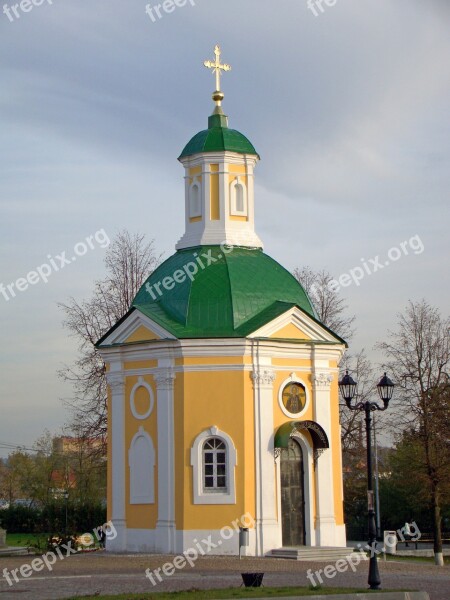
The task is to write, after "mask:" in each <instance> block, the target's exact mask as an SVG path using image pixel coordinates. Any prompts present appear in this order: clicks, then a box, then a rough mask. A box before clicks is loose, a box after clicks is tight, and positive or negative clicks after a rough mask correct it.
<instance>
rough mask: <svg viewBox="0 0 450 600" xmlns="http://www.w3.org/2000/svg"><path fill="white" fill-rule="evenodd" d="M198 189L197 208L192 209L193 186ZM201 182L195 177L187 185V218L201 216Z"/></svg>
mask: <svg viewBox="0 0 450 600" xmlns="http://www.w3.org/2000/svg"><path fill="white" fill-rule="evenodd" d="M195 187H196V188H197V189H198V209H197V210H194V207H193V204H192V203H193V200H194V197H193V194H194V188H195ZM202 214H203V213H202V184H201V182H200V180H199V179H198V178H197V177H195V178H194V180H193V181H192V183H191V185H190V186H189V218H190V219H193V218H195V217H201V216H202Z"/></svg>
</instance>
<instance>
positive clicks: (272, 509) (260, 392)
mask: <svg viewBox="0 0 450 600" xmlns="http://www.w3.org/2000/svg"><path fill="white" fill-rule="evenodd" d="M251 377H252V380H253V390H254V403H255V459H256V522H255V530H256V536H255V537H256V540H255V542H256V548H255V554H256V556H263V555H264V554H265V553H266V552H269V551H270V550H273V549H274V548H279V547H280V546H281V528H280V526H279V523H278V520H277V493H276V471H275V463H274V447H273V440H274V431H273V382H274V381H275V371H274V370H273V369H271V368H270V367H266V366H262V365H260V366H257V368H256V370H255V371H253V373H252V374H251Z"/></svg>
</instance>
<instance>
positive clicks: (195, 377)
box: [108, 328, 343, 530]
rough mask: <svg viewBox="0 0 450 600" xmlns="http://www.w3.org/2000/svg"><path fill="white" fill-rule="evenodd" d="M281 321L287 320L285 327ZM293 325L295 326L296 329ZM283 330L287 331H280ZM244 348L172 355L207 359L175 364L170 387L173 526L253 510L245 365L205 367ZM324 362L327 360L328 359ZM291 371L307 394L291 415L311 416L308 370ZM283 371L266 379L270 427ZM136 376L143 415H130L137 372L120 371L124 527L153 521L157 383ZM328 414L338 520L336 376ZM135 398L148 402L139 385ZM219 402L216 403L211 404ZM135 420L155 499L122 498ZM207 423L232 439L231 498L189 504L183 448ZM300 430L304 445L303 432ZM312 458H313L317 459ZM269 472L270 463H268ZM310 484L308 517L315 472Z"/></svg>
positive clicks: (293, 362)
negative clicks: (142, 433)
mask: <svg viewBox="0 0 450 600" xmlns="http://www.w3.org/2000/svg"><path fill="white" fill-rule="evenodd" d="M287 329H288V328H287ZM296 331H298V330H296ZM285 333H289V331H286V332H285ZM251 361H252V358H251V356H245V357H243V356H227V357H211V356H208V357H202V356H200V357H186V358H177V359H176V366H177V367H180V366H186V367H195V366H198V367H199V366H201V365H205V366H209V367H210V369H208V370H206V371H187V372H184V373H182V372H179V371H178V372H177V375H176V378H175V387H174V415H175V421H174V433H175V482H176V483H175V486H176V487H175V518H176V526H177V529H178V530H180V529H184V530H191V529H206V530H207V529H220V528H221V527H223V526H224V525H227V524H231V523H232V522H233V521H234V520H235V519H238V518H239V517H240V516H241V515H243V514H245V513H247V512H249V513H250V514H252V515H253V516H255V511H256V505H255V502H256V500H255V439H254V394H253V385H252V380H251V377H250V372H249V371H244V370H242V368H239V366H238V367H237V368H236V370H233V371H230V370H223V371H221V370H213V369H214V366H215V365H228V366H230V365H244V364H249V363H251ZM272 363H273V366H274V367H275V369H276V367H277V366H278V367H282V366H284V367H289V368H293V369H295V367H310V366H311V361H310V360H306V359H292V358H290V357H289V358H275V359H273V361H272ZM155 366H157V361H155V360H152V361H150V360H142V361H133V362H128V363H125V365H124V368H125V370H130V369H146V368H149V367H155ZM335 366H336V365H335V364H330V367H331V368H333V367H335ZM298 374H299V376H300V377H301V379H302V380H303V381H304V382H305V384H306V386H307V389H308V392H309V397H310V401H309V404H308V407H307V409H306V411H305V412H304V413H303V414H302V415H301V417H300V418H298V419H292V420H313V418H314V414H313V389H312V380H311V375H310V374H308V373H305V372H300V371H299V373H298ZM288 377H289V372H288V371H287V370H282V371H281V370H280V371H277V372H276V379H275V381H274V387H273V421H274V431H276V429H277V428H278V427H280V426H281V425H283V424H284V423H286V422H287V421H289V420H291V419H289V417H287V416H286V415H285V414H284V413H283V412H282V410H281V407H280V405H279V402H278V394H279V390H280V387H281V385H282V384H283V382H284V381H286V380H287V379H288ZM144 380H145V381H146V382H147V383H148V384H149V385H150V386H151V387H152V389H153V392H154V396H155V403H154V407H153V411H152V414H151V415H150V417H149V418H148V419H145V420H138V419H136V418H134V417H133V415H132V413H131V409H130V394H131V390H132V388H133V386H134V385H135V384H136V382H137V381H138V377H137V376H127V377H126V386H125V399H126V400H125V415H126V425H125V440H126V441H125V448H126V450H125V451H126V457H125V464H126V489H125V493H126V518H127V526H128V527H130V528H149V529H154V528H155V527H156V521H157V516H158V515H157V513H158V507H157V498H158V495H157V490H158V473H157V468H156V465H157V455H158V445H157V403H156V397H157V390H156V386H155V384H154V381H153V377H152V376H150V375H145V376H144ZM331 404H332V406H331V410H332V412H331V418H332V434H331V437H332V448H331V452H332V453H333V473H334V497H335V518H336V523H337V524H338V525H341V524H342V523H343V506H342V483H341V473H342V470H341V469H342V468H341V450H340V435H339V406H338V388H337V380H334V381H333V383H332V389H331ZM135 405H136V408H137V410H138V411H139V412H145V410H146V408H147V407H148V394H147V392H145V391H144V390H141V391H139V392H138V393H137V394H136V397H135ZM219 407H220V410H219ZM108 418H110V403H108ZM140 426H144V428H145V430H146V431H147V432H148V433H149V435H150V436H151V438H152V440H153V444H154V447H155V471H154V476H155V504H153V505H140V506H139V505H130V504H129V491H130V487H129V486H130V482H129V468H128V449H129V448H130V445H131V441H132V438H133V436H134V435H135V434H136V433H137V431H138V430H139V427H140ZM212 426H217V427H218V428H219V430H222V431H224V432H226V433H227V434H228V435H229V436H230V437H231V438H232V440H233V442H234V444H235V447H236V449H237V466H236V468H235V486H236V504H235V505H204V504H202V505H194V504H193V489H192V485H193V483H192V480H193V478H192V467H191V464H190V462H191V458H190V450H191V447H192V445H193V442H194V440H195V438H196V437H197V436H198V435H199V433H201V432H202V431H204V430H205V429H208V428H210V427H212ZM302 435H303V436H305V438H306V439H307V440H308V443H309V444H311V445H312V440H311V437H310V434H309V432H307V431H302ZM110 436H111V430H110V429H109V432H108V518H111V514H110V512H109V511H110V508H111V499H112V498H111V438H110ZM319 460H320V459H319ZM274 473H275V464H274ZM310 484H311V486H312V489H311V490H310V493H311V500H312V507H313V513H314V514H313V518H314V517H315V497H316V490H315V478H314V477H313V478H312V481H310Z"/></svg>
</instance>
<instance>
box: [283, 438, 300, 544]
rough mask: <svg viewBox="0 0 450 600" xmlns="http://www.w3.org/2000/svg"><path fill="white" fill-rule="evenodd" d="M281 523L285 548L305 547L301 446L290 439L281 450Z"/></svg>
mask: <svg viewBox="0 0 450 600" xmlns="http://www.w3.org/2000/svg"><path fill="white" fill-rule="evenodd" d="M280 476H281V521H282V535H283V546H284V547H286V546H304V545H305V539H306V535H305V483H304V482H305V477H304V470H303V452H302V449H301V447H300V444H299V443H298V442H297V441H296V440H295V439H294V438H290V439H289V441H288V443H287V448H283V449H282V450H281V455H280Z"/></svg>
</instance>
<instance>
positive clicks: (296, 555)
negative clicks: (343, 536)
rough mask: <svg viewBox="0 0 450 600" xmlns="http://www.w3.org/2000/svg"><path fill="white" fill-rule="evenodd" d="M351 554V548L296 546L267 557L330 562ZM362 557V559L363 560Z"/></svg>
mask: <svg viewBox="0 0 450 600" xmlns="http://www.w3.org/2000/svg"><path fill="white" fill-rule="evenodd" d="M351 554H353V548H345V547H339V548H335V547H324V546H298V547H296V548H287V547H286V548H276V549H275V550H272V551H271V552H270V553H269V554H268V555H267V556H268V557H271V558H289V559H291V560H305V561H306V560H310V561H326V562H328V561H331V562H334V561H336V560H339V559H340V558H346V557H347V556H349V555H351ZM365 558H366V557H365V555H364V559H365Z"/></svg>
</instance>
